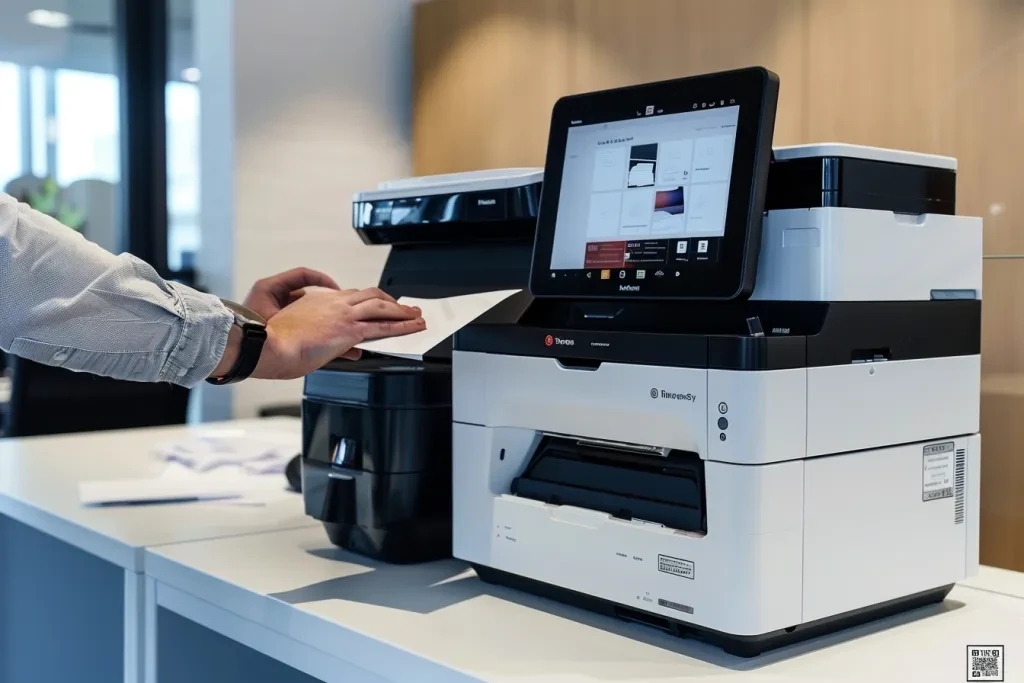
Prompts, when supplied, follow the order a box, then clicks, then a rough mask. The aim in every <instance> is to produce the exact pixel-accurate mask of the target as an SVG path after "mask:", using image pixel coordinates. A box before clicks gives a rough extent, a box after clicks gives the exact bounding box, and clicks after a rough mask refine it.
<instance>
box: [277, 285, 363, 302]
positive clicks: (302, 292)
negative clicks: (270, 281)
mask: <svg viewBox="0 0 1024 683" xmlns="http://www.w3.org/2000/svg"><path fill="white" fill-rule="evenodd" d="M354 291H356V290H354V289H350V290H344V291H339V290H335V289H330V288H328V287H320V286H317V285H310V286H309V287H302V288H301V289H296V290H294V291H291V292H289V293H288V296H289V298H290V300H291V303H295V302H296V301H298V300H299V299H301V298H302V297H304V296H306V295H307V294H316V293H318V292H330V293H331V294H334V295H335V296H338V295H342V296H343V295H345V294H346V292H354Z"/></svg>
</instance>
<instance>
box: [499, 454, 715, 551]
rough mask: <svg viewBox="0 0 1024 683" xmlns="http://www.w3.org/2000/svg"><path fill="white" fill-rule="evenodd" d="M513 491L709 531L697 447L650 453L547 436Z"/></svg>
mask: <svg viewBox="0 0 1024 683" xmlns="http://www.w3.org/2000/svg"><path fill="white" fill-rule="evenodd" d="M512 493H513V494H515V495H517V496H521V497H523V498H529V499H531V500H539V501H543V502H545V503H549V504H552V505H571V506H574V507H580V508H586V509H589V510H599V511H601V512H606V513H608V514H610V515H614V516H616V517H619V518H622V519H637V520H643V521H645V522H651V523H654V524H662V525H664V526H666V527H669V528H672V529H679V530H682V531H690V532H699V533H706V532H707V515H706V510H705V496H704V463H703V461H702V460H701V459H700V457H699V456H698V455H697V454H696V453H687V452H684V451H669V452H668V453H667V454H666V455H660V454H659V455H651V454H647V453H639V452H630V451H626V450H619V449H617V448H613V447H602V446H596V445H594V444H591V443H587V442H581V441H576V440H574V439H571V438H563V437H554V436H545V437H544V438H543V439H542V440H541V442H540V444H539V446H538V447H537V451H536V453H534V455H533V457H532V458H531V459H530V462H529V464H528V465H527V466H526V469H525V470H524V471H523V473H522V475H520V476H519V477H517V478H516V479H514V480H513V482H512Z"/></svg>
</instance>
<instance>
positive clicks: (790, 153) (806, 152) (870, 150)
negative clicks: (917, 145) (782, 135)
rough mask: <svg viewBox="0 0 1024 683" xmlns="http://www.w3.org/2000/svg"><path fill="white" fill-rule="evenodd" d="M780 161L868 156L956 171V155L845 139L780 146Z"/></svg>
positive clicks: (881, 159)
mask: <svg viewBox="0 0 1024 683" xmlns="http://www.w3.org/2000/svg"><path fill="white" fill-rule="evenodd" d="M772 152H773V153H774V155H775V161H776V163H778V162H782V161H792V160H794V159H820V158H826V157H827V158H837V159H865V160H867V161H885V162H888V163H891V164H904V165H908V166H924V167H927V168H941V169H943V170H946V171H955V170H956V158H955V157H947V156H940V155H938V154H921V153H920V152H908V151H905V150H902V149H886V148H884V147H869V146H867V145H851V144H847V143H845V142H818V143H814V144H809V145H791V146H787V147H776V148H774V149H773V150H772Z"/></svg>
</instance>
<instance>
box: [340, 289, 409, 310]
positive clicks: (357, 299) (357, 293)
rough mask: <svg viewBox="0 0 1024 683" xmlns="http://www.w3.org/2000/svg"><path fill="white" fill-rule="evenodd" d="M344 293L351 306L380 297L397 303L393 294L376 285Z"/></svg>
mask: <svg viewBox="0 0 1024 683" xmlns="http://www.w3.org/2000/svg"><path fill="white" fill-rule="evenodd" d="M343 293H344V295H345V301H346V302H348V305H349V306H355V305H357V304H361V303H363V302H364V301H370V300H372V299H380V300H382V301H388V302H391V303H396V301H395V298H394V297H393V296H391V295H390V294H387V293H385V292H383V291H381V290H380V289H378V288H376V287H367V288H366V289H357V290H352V291H347V292H343Z"/></svg>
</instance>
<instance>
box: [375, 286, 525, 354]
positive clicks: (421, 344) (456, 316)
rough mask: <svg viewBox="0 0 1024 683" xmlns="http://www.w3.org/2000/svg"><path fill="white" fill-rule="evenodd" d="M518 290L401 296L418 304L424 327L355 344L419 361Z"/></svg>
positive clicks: (408, 301) (411, 302) (407, 302)
mask: <svg viewBox="0 0 1024 683" xmlns="http://www.w3.org/2000/svg"><path fill="white" fill-rule="evenodd" d="M520 291H522V290H519V289H507V290H502V291H499V292H483V293H481V294H466V295H464V296H450V297H447V298H444V299H417V298H414V297H410V296H403V297H402V298H400V299H399V300H398V302H399V303H400V304H404V305H406V306H419V307H420V310H422V311H423V319H424V320H425V321H426V322H427V329H425V330H423V331H422V332H417V333H415V334H409V335H406V336H404V337H393V338H391V339H377V340H374V341H369V342H364V343H362V344H359V345H357V346H356V348H358V349H362V350H363V351H372V352H373V353H380V354H383V355H385V356H395V357H397V358H409V359H412V360H423V354H425V353H426V352H427V351H429V350H430V349H432V348H434V347H435V346H437V345H438V344H440V343H441V342H443V341H444V340H445V339H447V338H448V337H450V336H452V335H453V334H455V333H456V332H458V331H459V330H460V329H462V328H463V327H465V326H466V325H468V324H469V323H471V322H473V321H474V320H476V319H477V318H479V317H480V316H481V315H483V314H484V313H486V312H487V311H489V310H491V309H492V308H494V307H495V306H497V305H498V304H500V303H501V302H502V301H504V300H505V299H507V298H509V297H510V296H512V295H513V294H516V293H517V292H520Z"/></svg>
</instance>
